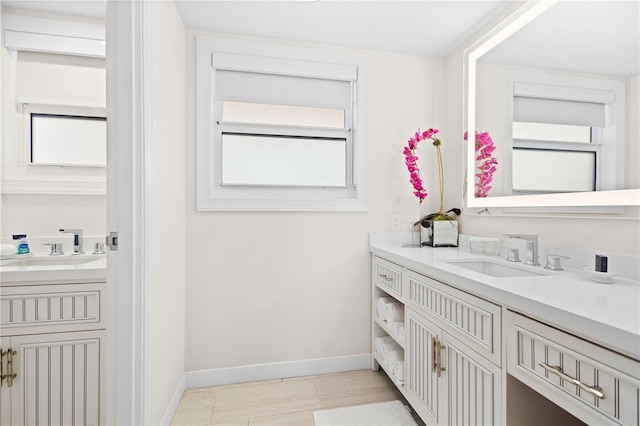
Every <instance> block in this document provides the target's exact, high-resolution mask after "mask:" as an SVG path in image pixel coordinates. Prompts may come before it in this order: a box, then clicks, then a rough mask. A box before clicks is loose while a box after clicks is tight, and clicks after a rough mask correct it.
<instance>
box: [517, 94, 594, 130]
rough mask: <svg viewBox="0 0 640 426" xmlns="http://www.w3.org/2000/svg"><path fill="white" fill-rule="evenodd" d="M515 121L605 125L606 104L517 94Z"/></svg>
mask: <svg viewBox="0 0 640 426" xmlns="http://www.w3.org/2000/svg"><path fill="white" fill-rule="evenodd" d="M513 121H515V122H529V123H549V124H569V125H573V126H589V127H604V126H605V104H603V103H595V102H577V101H569V100H561V99H543V98H528V97H522V96H516V97H514V98H513Z"/></svg>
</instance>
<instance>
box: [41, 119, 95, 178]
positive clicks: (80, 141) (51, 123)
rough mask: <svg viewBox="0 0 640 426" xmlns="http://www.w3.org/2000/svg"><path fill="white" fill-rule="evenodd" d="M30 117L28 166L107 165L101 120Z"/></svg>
mask: <svg viewBox="0 0 640 426" xmlns="http://www.w3.org/2000/svg"><path fill="white" fill-rule="evenodd" d="M30 115H31V164H52V165H58V166H106V165H107V119H106V118H105V117H84V116H73V115H54V114H35V113H31V114H30Z"/></svg>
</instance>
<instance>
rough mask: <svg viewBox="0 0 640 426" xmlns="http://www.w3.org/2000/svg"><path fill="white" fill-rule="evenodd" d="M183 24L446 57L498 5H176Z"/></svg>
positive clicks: (182, 0)
mask: <svg viewBox="0 0 640 426" xmlns="http://www.w3.org/2000/svg"><path fill="white" fill-rule="evenodd" d="M176 3H177V5H178V10H179V12H180V15H181V16H182V19H183V21H184V23H185V25H186V26H187V27H188V28H191V29H202V30H207V31H215V32H221V33H227V34H238V35H245V36H257V37H267V38H273V39H285V40H295V41H301V42H310V43H320V44H328V45H334V46H346V47H356V48H364V49H375V50H384V51H393V52H402V53H412V54H420V55H427V56H446V55H447V54H448V53H450V52H451V51H453V49H455V47H457V46H458V45H460V44H461V43H462V42H464V41H465V39H466V38H467V37H469V36H470V35H471V34H472V32H473V31H474V30H475V29H476V28H478V26H479V25H480V24H482V23H484V22H486V21H487V20H488V19H490V18H491V17H492V16H494V15H495V14H496V13H498V12H499V11H500V10H502V9H503V8H504V7H505V6H506V2H504V1H459V0H456V1H451V0H448V1H434V0H431V1H363V0H359V1H344V0H343V1H335V0H334V1H331V0H320V1H306V2H305V1H197V0H195V1H194V0H177V1H176Z"/></svg>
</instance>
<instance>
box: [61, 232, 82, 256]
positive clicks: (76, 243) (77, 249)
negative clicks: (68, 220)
mask: <svg viewBox="0 0 640 426" xmlns="http://www.w3.org/2000/svg"><path fill="white" fill-rule="evenodd" d="M60 232H64V233H67V234H73V254H84V250H82V229H71V228H67V229H64V228H63V229H60Z"/></svg>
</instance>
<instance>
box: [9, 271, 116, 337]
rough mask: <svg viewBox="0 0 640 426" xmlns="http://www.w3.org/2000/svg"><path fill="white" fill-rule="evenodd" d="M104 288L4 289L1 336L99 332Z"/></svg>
mask: <svg viewBox="0 0 640 426" xmlns="http://www.w3.org/2000/svg"><path fill="white" fill-rule="evenodd" d="M103 286H104V283H95V284H70V285H43V286H19V287H3V288H2V290H1V291H2V294H0V328H1V329H2V335H3V336H9V335H17V334H33V333H42V332H58V331H69V330H84V329H97V328H101V324H102V318H101V311H102V309H101V308H102V306H101V305H102V303H103V301H102V287H103ZM43 327H44V328H46V330H45V329H44V328H43Z"/></svg>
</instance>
